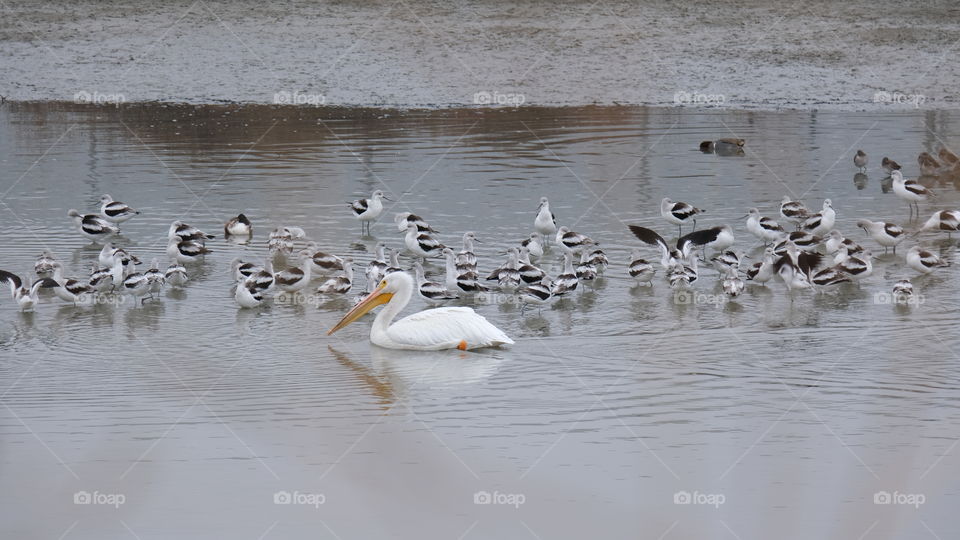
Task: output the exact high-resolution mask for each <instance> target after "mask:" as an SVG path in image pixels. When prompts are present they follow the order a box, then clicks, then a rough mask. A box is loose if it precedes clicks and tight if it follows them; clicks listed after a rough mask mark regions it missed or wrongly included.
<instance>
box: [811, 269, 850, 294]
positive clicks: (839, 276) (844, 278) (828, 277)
mask: <svg viewBox="0 0 960 540" xmlns="http://www.w3.org/2000/svg"><path fill="white" fill-rule="evenodd" d="M852 282H853V280H852V279H850V276H848V275H847V274H846V272H844V271H843V269H842V268H840V266H839V265H836V266H830V267H827V268H823V269H820V270H817V271H816V272H814V273H813V274H812V275H811V276H810V283H811V284H812V285H813V286H814V287H815V288H816V290H817V291H818V292H824V291H827V290H830V289H834V288H836V287H838V286H839V285H843V284H844V283H852Z"/></svg>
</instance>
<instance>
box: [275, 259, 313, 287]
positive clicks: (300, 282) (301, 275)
mask: <svg viewBox="0 0 960 540" xmlns="http://www.w3.org/2000/svg"><path fill="white" fill-rule="evenodd" d="M298 261H299V262H300V266H298V267H294V268H287V269H286V270H281V271H279V272H277V273H275V274H274V275H273V284H274V285H275V286H276V287H277V288H278V289H280V290H281V291H283V292H288V293H295V292H299V291H302V290H303V289H305V288H306V287H307V285H309V284H310V280H311V279H313V277H312V276H311V272H310V271H311V269H312V268H313V259H312V258H311V257H310V253H309V252H308V251H306V250H304V251H301V252H300V256H299V257H298Z"/></svg>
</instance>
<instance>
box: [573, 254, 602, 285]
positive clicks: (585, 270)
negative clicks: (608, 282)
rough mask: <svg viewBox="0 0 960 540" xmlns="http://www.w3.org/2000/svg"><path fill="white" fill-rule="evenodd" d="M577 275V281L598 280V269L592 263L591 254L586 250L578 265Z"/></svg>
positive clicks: (581, 255)
mask: <svg viewBox="0 0 960 540" xmlns="http://www.w3.org/2000/svg"><path fill="white" fill-rule="evenodd" d="M575 273H576V274H577V279H579V280H580V281H593V280H595V279H597V267H596V265H594V264H593V263H592V262H590V254H589V253H588V252H587V250H586V249H585V250H583V251H582V252H581V253H580V263H579V264H578V265H577V268H576V270H575Z"/></svg>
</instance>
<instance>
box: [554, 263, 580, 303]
mask: <svg viewBox="0 0 960 540" xmlns="http://www.w3.org/2000/svg"><path fill="white" fill-rule="evenodd" d="M579 284H580V280H579V279H578V278H577V274H576V272H575V271H574V269H573V255H571V254H570V253H564V254H563V272H561V273H560V275H559V276H557V279H555V280H553V286H552V287H551V288H550V294H551V295H553V296H558V297H559V296H566V295H567V294H570V293H572V292H573V291H575V290H577V286H578V285H579Z"/></svg>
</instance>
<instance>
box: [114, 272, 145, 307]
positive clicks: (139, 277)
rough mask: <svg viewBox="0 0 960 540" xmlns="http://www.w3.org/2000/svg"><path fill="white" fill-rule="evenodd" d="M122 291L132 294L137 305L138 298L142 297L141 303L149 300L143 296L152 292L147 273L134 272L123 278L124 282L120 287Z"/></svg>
mask: <svg viewBox="0 0 960 540" xmlns="http://www.w3.org/2000/svg"><path fill="white" fill-rule="evenodd" d="M120 292H122V293H123V294H128V295H130V296H132V297H133V303H134V305H136V303H137V300H138V299H141V298H142V300H141V301H140V304H141V305H142V304H143V303H145V302H146V301H147V299H146V298H143V297H144V296H146V295H147V294H149V293H150V280H149V279H147V275H146V274H145V273H141V272H134V273H132V274H130V275H129V276H127V277H125V278H123V284H122V286H121V287H120Z"/></svg>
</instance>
